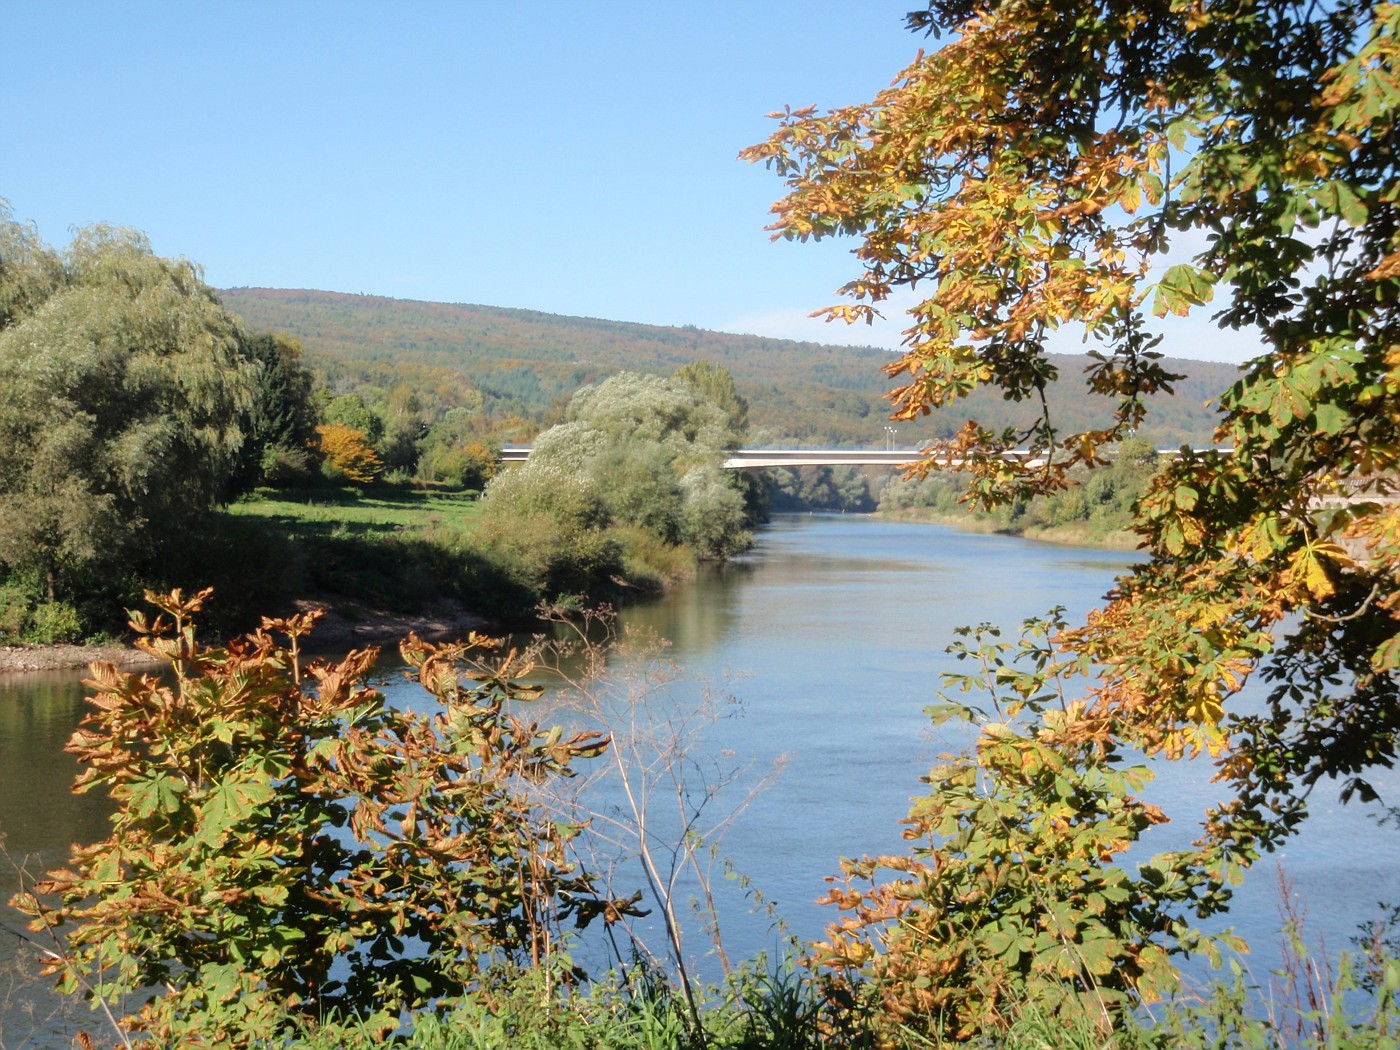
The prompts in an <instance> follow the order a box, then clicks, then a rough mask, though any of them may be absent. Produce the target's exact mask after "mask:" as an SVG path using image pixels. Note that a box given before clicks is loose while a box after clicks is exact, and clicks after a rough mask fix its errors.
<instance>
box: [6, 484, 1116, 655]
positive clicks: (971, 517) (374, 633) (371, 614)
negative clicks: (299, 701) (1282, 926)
mask: <svg viewBox="0 0 1400 1050" xmlns="http://www.w3.org/2000/svg"><path fill="white" fill-rule="evenodd" d="M285 507H286V504H285V503H283V502H279V501H272V500H268V501H266V502H265V503H264V504H263V505H262V507H261V508H259V505H258V504H256V503H250V504H246V505H244V506H243V507H242V508H241V509H240V513H241V514H243V515H244V516H253V515H256V514H258V513H259V512H260V510H261V511H267V512H271V511H274V510H285ZM873 513H874V514H875V516H877V517H880V518H886V519H888V520H891V521H906V522H915V523H918V524H926V525H941V526H946V527H949V528H956V529H958V530H960V531H963V532H971V533H981V534H989V535H1001V536H1008V537H1015V538H1018V539H1026V540H1032V541H1035V542H1040V543H1055V544H1060V545H1063V546H1077V547H1090V548H1097V549H1103V550H1134V549H1136V548H1137V545H1138V544H1137V537H1136V536H1134V535H1133V534H1132V533H1130V532H1128V531H1127V530H1114V531H1109V532H1103V531H1101V530H1100V531H1096V530H1093V529H1091V528H1089V527H1088V526H1087V525H1086V524H1084V523H1071V524H1064V525H1054V526H1034V525H1032V526H1028V527H1015V526H1012V527H1007V526H1005V525H1003V524H1001V523H999V522H998V521H997V520H996V519H995V518H992V517H990V516H987V515H979V514H975V513H972V512H969V511H966V510H963V509H960V508H959V509H954V510H946V509H945V510H940V509H937V508H933V507H904V508H899V509H891V510H885V509H880V510H876V511H874V512H873ZM320 514H321V516H322V518H323V520H328V516H329V514H330V512H329V509H328V508H325V507H322V508H320ZM398 527H399V528H402V527H404V526H403V525H402V524H400V525H399V526H398ZM689 575H690V574H689V573H678V574H676V575H674V576H672V577H670V578H669V579H668V580H667V581H665V583H664V584H663V585H662V586H674V585H676V584H680V583H683V582H684V580H685V579H687V578H688V577H689ZM651 593H655V592H654V591H653V592H651ZM636 596H640V595H636ZM216 598H217V595H216ZM294 605H295V608H296V611H297V612H299V613H304V612H310V611H312V610H313V609H315V610H320V611H321V612H322V614H323V619H322V620H321V622H320V623H319V624H318V625H317V628H316V631H315V634H314V635H313V636H312V641H313V642H314V651H315V652H318V653H335V652H345V651H347V650H349V649H352V648H364V647H366V646H369V645H392V644H395V643H397V642H398V641H399V640H401V639H403V638H406V637H407V636H408V635H409V633H410V632H412V633H414V634H417V635H418V636H419V637H420V638H423V639H425V640H429V641H435V640H443V639H448V638H452V637H454V636H456V635H465V634H466V633H467V632H469V631H473V630H478V631H490V630H493V629H495V628H496V626H497V621H496V620H493V619H492V618H490V617H488V616H485V615H482V614H481V613H479V612H477V611H475V610H472V609H470V608H467V607H466V606H465V605H463V604H462V603H460V602H457V601H454V600H451V599H446V598H441V597H439V598H436V599H433V600H431V601H430V602H428V603H427V604H425V605H424V606H422V607H421V608H418V609H416V610H415V611H412V612H404V611H394V610H392V609H384V608H374V607H372V606H370V605H367V604H365V603H364V602H361V601H357V600H355V599H351V598H341V599H337V598H335V597H328V596H324V595H323V596H320V597H317V598H307V599H301V600H298V601H297V602H295V603H294ZM524 612H525V610H520V613H521V614H522V615H523V614H524ZM93 663H112V664H115V665H117V666H118V667H122V668H125V669H142V668H148V667H154V666H157V661H155V660H153V659H152V658H151V657H149V656H147V655H146V654H145V653H142V652H141V651H140V650H138V649H136V648H134V647H132V646H131V645H129V644H124V643H121V642H115V641H108V642H98V643H94V644H91V645H80V644H52V645H5V646H0V676H8V675H18V674H27V673H34V672H46V671H63V670H76V669H79V668H83V667H87V666H88V665H90V664H93Z"/></svg>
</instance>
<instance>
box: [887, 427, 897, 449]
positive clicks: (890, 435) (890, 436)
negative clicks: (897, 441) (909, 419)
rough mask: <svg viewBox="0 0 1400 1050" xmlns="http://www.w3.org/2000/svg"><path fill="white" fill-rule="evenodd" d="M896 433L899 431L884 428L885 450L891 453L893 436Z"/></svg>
mask: <svg viewBox="0 0 1400 1050" xmlns="http://www.w3.org/2000/svg"><path fill="white" fill-rule="evenodd" d="M898 433H899V431H898V430H897V429H896V428H895V427H885V448H887V449H890V450H891V451H893V449H894V436H895V435H896V434H898Z"/></svg>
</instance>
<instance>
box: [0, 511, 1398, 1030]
mask: <svg viewBox="0 0 1400 1050" xmlns="http://www.w3.org/2000/svg"><path fill="white" fill-rule="evenodd" d="M1134 557H1135V556H1134V555H1132V554H1127V553H1119V552H1105V551H1093V550H1081V549H1076V548H1069V547H1060V546H1053V545H1048V544H1038V543H1032V542H1027V541H1022V540H1016V539H1009V538H1006V537H1000V536H982V535H974V534H966V533H961V532H957V531H955V530H952V529H948V528H943V527H939V526H933V525H922V524H913V523H898V522H890V521H884V520H881V519H877V518H873V517H866V516H856V515H848V516H790V517H780V518H779V519H777V520H775V521H774V523H773V524H772V525H770V526H769V527H767V528H765V529H764V530H763V531H762V532H761V534H760V536H759V542H758V544H757V546H756V547H755V549H754V550H753V551H752V552H751V553H749V554H747V555H745V556H744V557H742V558H740V559H737V560H736V561H734V562H732V563H731V564H728V565H725V566H723V567H718V568H715V569H712V570H709V571H707V572H705V573H703V574H702V575H701V576H700V577H699V578H698V579H697V580H695V581H694V582H693V583H688V584H686V585H685V586H682V587H679V588H677V589H676V590H675V591H674V592H673V593H671V594H670V595H668V596H667V597H666V598H664V599H663V600H660V601H658V602H656V603H653V604H648V605H644V606H638V607H634V608H631V609H629V610H627V611H626V613H625V615H624V617H623V622H624V626H625V628H626V629H627V630H628V631H632V632H635V631H642V632H650V633H654V634H655V635H656V636H658V637H659V638H661V639H664V640H665V642H666V643H667V646H666V650H665V654H664V655H665V661H666V662H665V663H658V662H656V661H652V662H649V663H648V662H643V661H633V662H632V664H630V665H628V664H625V663H624V664H622V665H620V666H621V668H622V670H623V671H627V672H628V673H635V677H636V679H637V680H640V681H642V682H643V684H644V685H646V686H647V687H648V689H649V692H648V696H649V697H650V698H651V699H650V701H649V702H650V703H652V704H653V709H654V710H659V711H662V712H663V713H665V712H669V713H670V714H671V715H673V716H674V718H673V724H674V723H675V721H676V720H678V721H679V722H680V723H681V724H682V725H683V726H684V727H686V728H690V729H694V730H695V731H696V733H697V734H698V736H697V737H695V738H694V739H693V740H692V741H691V742H690V745H689V746H690V754H691V756H692V757H693V758H696V759H697V765H696V766H695V767H694V768H692V769H691V770H690V777H691V781H690V786H691V792H692V794H691V801H692V802H694V801H695V800H696V799H698V798H699V797H700V796H701V795H702V794H703V790H702V787H703V785H704V784H706V783H715V782H717V781H718V780H720V779H723V778H724V777H725V776H727V775H728V773H729V772H730V771H736V770H737V771H739V772H738V773H737V774H736V775H737V780H736V782H735V783H734V784H733V785H732V786H731V787H730V788H728V789H727V790H726V791H724V792H721V793H720V794H719V795H718V796H717V799H716V801H715V803H713V804H712V806H711V808H710V809H709V810H707V814H713V813H718V812H722V811H723V809H724V807H725V806H726V805H730V804H733V803H735V802H736V801H737V800H739V799H740V798H742V797H743V795H744V792H745V790H746V788H747V787H751V786H754V785H756V784H758V782H759V781H760V780H761V779H762V778H763V777H764V776H765V775H766V774H768V773H769V772H771V771H772V770H773V769H774V768H775V767H777V766H780V767H781V768H778V769H777V771H776V773H775V774H774V775H773V776H772V778H771V783H769V784H768V785H767V786H766V787H765V788H764V789H763V790H762V791H760V792H759V793H758V794H757V795H756V796H755V797H754V798H753V800H752V801H751V802H750V803H749V804H748V806H747V807H746V808H745V809H744V811H743V812H742V813H741V814H740V815H739V816H738V817H737V818H736V820H735V821H734V823H733V824H732V826H730V827H729V828H728V830H727V831H726V832H725V834H724V835H723V837H722V838H720V839H719V843H718V845H719V849H720V852H721V854H722V855H723V856H724V857H725V858H727V860H728V862H729V863H730V865H732V870H733V871H734V872H735V873H742V875H743V876H744V880H740V879H738V878H732V879H729V878H720V877H718V876H717V877H716V878H715V880H714V881H715V884H716V886H717V887H718V888H719V890H720V891H721V892H720V898H719V904H720V914H721V922H722V930H723V934H724V942H725V944H726V947H727V950H728V952H729V954H730V956H731V957H733V958H736V959H737V958H743V957H746V956H748V955H751V954H752V953H753V952H755V951H757V950H759V949H763V948H769V947H772V946H773V945H774V943H775V938H776V935H775V932H774V928H773V925H772V920H771V917H770V915H769V914H768V913H765V912H763V911H762V910H760V909H759V908H757V906H756V904H755V899H756V898H755V896H754V891H757V893H758V894H761V896H762V900H763V901H766V902H767V903H768V904H770V905H771V906H772V908H773V910H774V911H775V912H776V914H777V915H779V916H781V918H782V920H783V923H784V925H785V927H786V929H787V930H789V931H790V932H791V933H792V934H793V935H795V936H797V937H799V938H802V939H810V938H815V937H818V936H820V934H821V932H822V929H823V926H824V924H825V923H826V922H827V921H829V920H830V919H831V918H832V917H833V915H832V914H831V913H830V909H828V908H826V907H823V906H819V905H817V904H816V903H815V902H816V900H817V898H818V897H820V896H822V895H823V894H824V893H825V891H826V889H827V884H826V882H825V881H824V880H825V877H826V876H828V875H830V874H832V873H834V872H835V871H836V870H837V869H838V862H839V858H841V857H845V856H859V855H861V854H879V853H890V852H900V851H902V847H904V846H905V845H906V844H905V843H904V842H903V841H902V840H901V838H900V835H899V832H900V826H899V821H900V818H901V817H903V816H904V814H905V813H906V811H907V809H908V807H909V801H910V798H911V797H912V796H914V795H916V794H918V793H919V791H920V788H921V785H920V783H919V778H920V777H921V776H922V775H924V774H926V773H927V772H928V770H929V768H930V767H931V766H932V765H933V764H935V762H936V759H937V756H938V754H939V753H940V752H942V751H946V750H949V749H950V748H951V747H953V746H961V741H959V740H950V739H940V738H938V737H936V736H934V735H933V734H932V731H931V728H930V724H929V722H928V719H927V717H926V716H925V715H924V713H923V711H924V708H925V707H926V706H927V705H928V704H930V703H932V702H934V701H935V700H936V698H937V693H938V691H939V690H940V688H942V685H941V682H940V676H941V675H942V674H943V673H945V672H948V671H954V670H964V671H965V670H966V668H962V667H960V665H958V664H956V662H955V661H953V660H952V658H951V657H948V656H947V655H946V654H945V653H944V651H943V650H944V648H945V646H947V645H948V644H949V642H950V641H951V640H952V638H953V630H954V628H956V627H957V626H959V625H964V624H977V623H980V622H984V621H991V622H995V623H998V624H1000V625H1002V626H1003V627H1004V628H1005V629H1006V630H1005V636H1007V637H1011V636H1013V635H1014V629H1015V627H1016V626H1017V625H1018V624H1019V623H1020V621H1021V620H1022V619H1024V618H1026V617H1030V616H1036V615H1040V614H1042V613H1044V612H1045V611H1046V610H1048V609H1049V608H1051V607H1052V606H1056V605H1059V606H1064V607H1065V608H1066V609H1067V610H1068V613H1069V615H1070V617H1071V618H1072V619H1073V618H1074V617H1076V616H1080V615H1082V614H1083V613H1084V612H1085V611H1086V610H1088V609H1089V608H1091V607H1093V606H1094V604H1095V603H1097V602H1098V601H1099V599H1100V598H1101V597H1102V595H1103V594H1104V592H1105V591H1107V589H1108V588H1109V587H1110V585H1111V583H1112V580H1113V578H1114V577H1115V575H1116V574H1118V573H1119V572H1122V571H1124V570H1125V569H1126V568H1128V567H1129V566H1130V565H1131V563H1132V561H1133V560H1134ZM629 668H630V669H631V670H630V671H628V669H629ZM658 677H664V678H666V679H667V681H666V682H665V683H664V684H661V685H658V684H657V678H658ZM79 678H80V676H78V675H62V676H44V677H36V676H24V677H17V678H13V679H11V680H9V681H5V680H4V679H0V833H3V835H4V836H5V846H6V850H7V852H8V854H9V856H10V857H11V858H12V860H13V861H14V862H15V863H16V864H21V865H23V866H24V867H26V868H27V869H28V870H30V871H31V872H33V871H38V870H41V869H43V868H45V867H48V866H52V865H54V864H56V863H59V862H61V861H62V859H63V857H64V855H65V853H66V850H67V846H68V844H69V843H72V842H75V841H84V840H90V839H92V838H94V837H97V836H100V835H101V834H102V833H103V831H104V827H105V823H104V820H105V818H104V812H103V808H102V805H101V803H100V802H97V801H96V800H92V799H86V798H76V797H74V796H72V795H71V794H70V793H69V792H68V790H67V787H68V785H69V783H71V780H72V776H73V774H74V772H75V767H74V765H73V763H72V762H71V760H70V759H69V758H68V757H67V756H66V755H64V754H63V753H62V744H63V741H64V740H65V739H66V738H67V736H68V734H69V733H70V732H71V731H72V728H73V726H74V725H75V724H76V721H77V719H78V718H79V717H80V713H81V706H82V704H81V699H80V698H81V688H80V687H79V686H78V685H77V684H76V683H77V681H78V679H79ZM385 681H386V686H385V687H386V689H387V690H388V691H389V692H390V693H391V695H393V696H394V697H395V699H396V701H397V702H402V703H404V704H406V705H413V704H415V703H417V702H418V701H417V697H418V696H419V695H421V694H419V693H417V692H416V690H414V689H410V688H409V687H408V686H406V685H404V684H402V676H400V675H398V674H397V673H394V672H389V673H387V675H386V679H385ZM702 703H710V704H712V705H713V713H714V719H713V721H711V720H709V719H707V718H696V717H694V712H695V711H696V709H697V708H698V707H699V706H700V705H701V704H702ZM655 705H660V706H659V707H657V706H655ZM1209 772H1210V770H1209V768H1208V767H1207V766H1205V765H1204V764H1194V765H1193V764H1175V765H1172V766H1170V767H1169V768H1165V769H1163V770H1162V773H1161V776H1160V778H1159V780H1158V781H1157V782H1156V784H1155V785H1154V786H1153V788H1152V789H1151V791H1150V792H1149V794H1150V795H1151V797H1152V798H1153V800H1154V801H1156V802H1157V803H1158V804H1159V805H1161V806H1162V807H1163V808H1164V809H1166V811H1167V812H1168V814H1169V815H1171V816H1172V817H1173V823H1172V824H1170V825H1168V826H1167V827H1166V828H1164V829H1161V830H1160V832H1158V833H1157V835H1158V841H1156V842H1154V843H1152V844H1151V850H1152V851H1155V850H1156V849H1159V848H1171V847H1173V846H1178V845H1182V844H1184V843H1186V842H1189V841H1190V840H1191V839H1192V838H1193V837H1194V823H1193V818H1194V816H1195V815H1197V814H1199V812H1200V811H1201V810H1202V809H1203V808H1204V807H1205V806H1206V805H1207V804H1209V803H1210V802H1212V801H1214V796H1215V794H1216V790H1215V789H1214V788H1213V787H1212V785H1211V784H1210V783H1209ZM1393 782H1394V778H1393V777H1392V778H1390V779H1389V780H1387V779H1386V778H1381V779H1380V781H1379V783H1380V785H1381V786H1382V788H1383V789H1384V788H1385V787H1387V786H1388V785H1389V784H1390V783H1393ZM597 791H598V792H600V794H596V795H595V796H594V802H595V803H597V804H598V805H599V806H600V807H601V808H603V809H604V810H605V811H606V809H607V807H608V806H610V805H613V804H615V803H617V801H618V797H617V796H616V794H615V789H611V788H607V787H602V788H599V789H597ZM609 791H614V794H613V795H611V796H610V795H609V794H608V792H609ZM1320 791H1321V797H1317V798H1315V803H1314V815H1313V817H1312V819H1311V820H1310V821H1309V823H1308V826H1307V829H1306V831H1305V832H1304V833H1303V834H1302V835H1301V836H1299V837H1298V838H1297V839H1295V840H1294V841H1293V842H1292V843H1291V844H1290V846H1289V848H1288V849H1287V850H1286V851H1284V852H1282V853H1281V854H1280V855H1278V857H1277V858H1276V861H1277V863H1276V862H1275V860H1268V861H1265V862H1264V863H1262V864H1260V865H1259V866H1257V867H1256V869H1255V870H1253V871H1252V872H1250V873H1249V875H1248V876H1247V878H1246V880H1245V884H1244V886H1243V887H1242V889H1241V891H1240V892H1239V895H1238V897H1237V900H1236V904H1235V906H1234V908H1233V909H1232V913H1231V915H1230V916H1228V919H1227V922H1228V924H1229V925H1232V926H1234V927H1235V928H1236V929H1237V930H1238V931H1239V932H1241V933H1242V934H1244V935H1245V936H1246V939H1248V940H1249V941H1250V942H1251V943H1252V944H1253V945H1254V947H1255V953H1254V957H1255V962H1254V964H1253V968H1254V969H1255V971H1256V973H1257V974H1261V975H1262V974H1263V973H1264V972H1265V971H1266V970H1267V968H1268V967H1269V966H1271V965H1273V964H1274V962H1275V960H1276V958H1277V956H1276V953H1275V951H1274V947H1273V945H1274V942H1275V938H1276V931H1277V929H1278V927H1279V916H1278V904H1279V893H1278V889H1277V882H1278V866H1279V864H1281V865H1282V866H1283V869H1284V872H1285V874H1286V875H1287V877H1288V878H1289V879H1290V880H1291V882H1292V885H1293V888H1294V892H1295V893H1296V895H1297V898H1298V900H1299V902H1300V903H1301V905H1302V906H1303V908H1304V909H1305V910H1306V912H1307V925H1308V929H1309V930H1310V931H1311V934H1312V935H1313V937H1314V938H1315V939H1317V938H1321V939H1324V940H1325V942H1326V945H1327V946H1328V947H1329V948H1331V949H1338V948H1343V947H1346V946H1347V941H1348V939H1349V938H1350V937H1351V936H1352V934H1353V933H1354V932H1355V927H1356V924H1357V923H1359V922H1361V921H1364V920H1366V919H1369V918H1371V917H1372V916H1373V915H1374V914H1375V913H1376V902H1377V901H1378V900H1390V901H1396V900H1397V899H1400V832H1396V831H1394V830H1389V829H1379V828H1377V826H1376V824H1375V821H1374V815H1373V814H1370V813H1367V812H1366V811H1364V810H1363V809H1361V808H1360V807H1358V806H1355V805H1352V806H1347V807H1341V806H1339V805H1337V804H1335V791H1332V790H1330V789H1328V788H1327V786H1325V785H1324V788H1323V789H1320ZM1383 793H1384V791H1383ZM668 797H669V796H668V793H667V792H663V793H661V795H660V796H659V801H658V807H659V808H660V810H661V812H665V811H666V809H667V806H666V805H663V803H666V800H667V798H668ZM657 819H658V821H659V822H661V823H662V824H664V823H665V817H664V816H658V817H657ZM714 870H715V871H716V872H719V871H720V870H721V869H720V868H719V867H716V868H715V869H714ZM632 875H635V872H629V871H628V870H624V871H622V872H621V873H620V878H621V879H622V880H623V883H624V885H628V884H629V883H627V882H626V880H627V879H629V878H630V877H631V876H632ZM18 881H19V876H18V875H17V874H16V872H15V870H14V868H13V867H12V866H10V865H9V864H7V865H6V866H5V870H4V872H3V874H0V894H3V896H4V897H6V898H7V897H8V895H9V893H10V892H12V891H13V889H14V887H15V886H16V885H17V883H18ZM638 884H639V883H638V882H637V881H636V880H635V879H634V880H633V881H632V882H631V883H630V885H638ZM680 885H681V895H682V896H687V895H691V894H693V893H694V892H695V889H696V886H695V884H694V883H693V882H692V883H686V882H682V883H681V884H680ZM0 922H3V926H4V928H5V929H7V930H13V929H15V928H17V927H18V926H19V923H18V922H17V921H16V917H15V916H14V915H13V913H7V914H4V915H3V916H0ZM4 941H5V943H4V945H3V946H0V1048H6V1050H12V1048H13V1047H17V1046H38V1045H46V1044H45V1043H44V1042H43V1041H42V1040H40V1041H38V1042H24V1041H22V1038H23V1037H22V1035H21V1033H24V1032H28V1031H31V1030H32V1029H33V1028H34V1027H35V1025H36V1023H37V1022H39V1021H40V1020H41V1019H42V1016H43V1015H45V1014H46V1012H47V1011H48V1009H49V1007H48V1006H46V1005H44V1000H42V998H38V999H36V998H34V997H33V992H32V989H31V988H28V987H27V986H24V985H23V983H22V982H19V983H14V982H12V971H13V970H14V969H15V967H14V958H15V953H16V945H15V939H14V938H13V937H11V936H8V935H6V936H5V937H4ZM688 944H689V948H690V950H692V951H694V952H695V953H696V954H697V956H699V957H700V958H699V960H698V961H699V965H700V966H701V968H702V969H707V968H709V967H710V966H711V964H712V961H713V960H712V959H709V960H708V961H707V958H706V944H705V940H704V938H703V937H700V936H699V935H697V934H695V933H693V932H692V934H691V940H690V941H689V942H688ZM16 980H17V979H16ZM7 982H10V983H7ZM39 1027H41V1028H42V1027H43V1026H42V1025H39ZM49 1045H55V1046H58V1045H66V1044H65V1043H64V1042H62V1041H57V1042H54V1043H52V1044H49Z"/></svg>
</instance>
